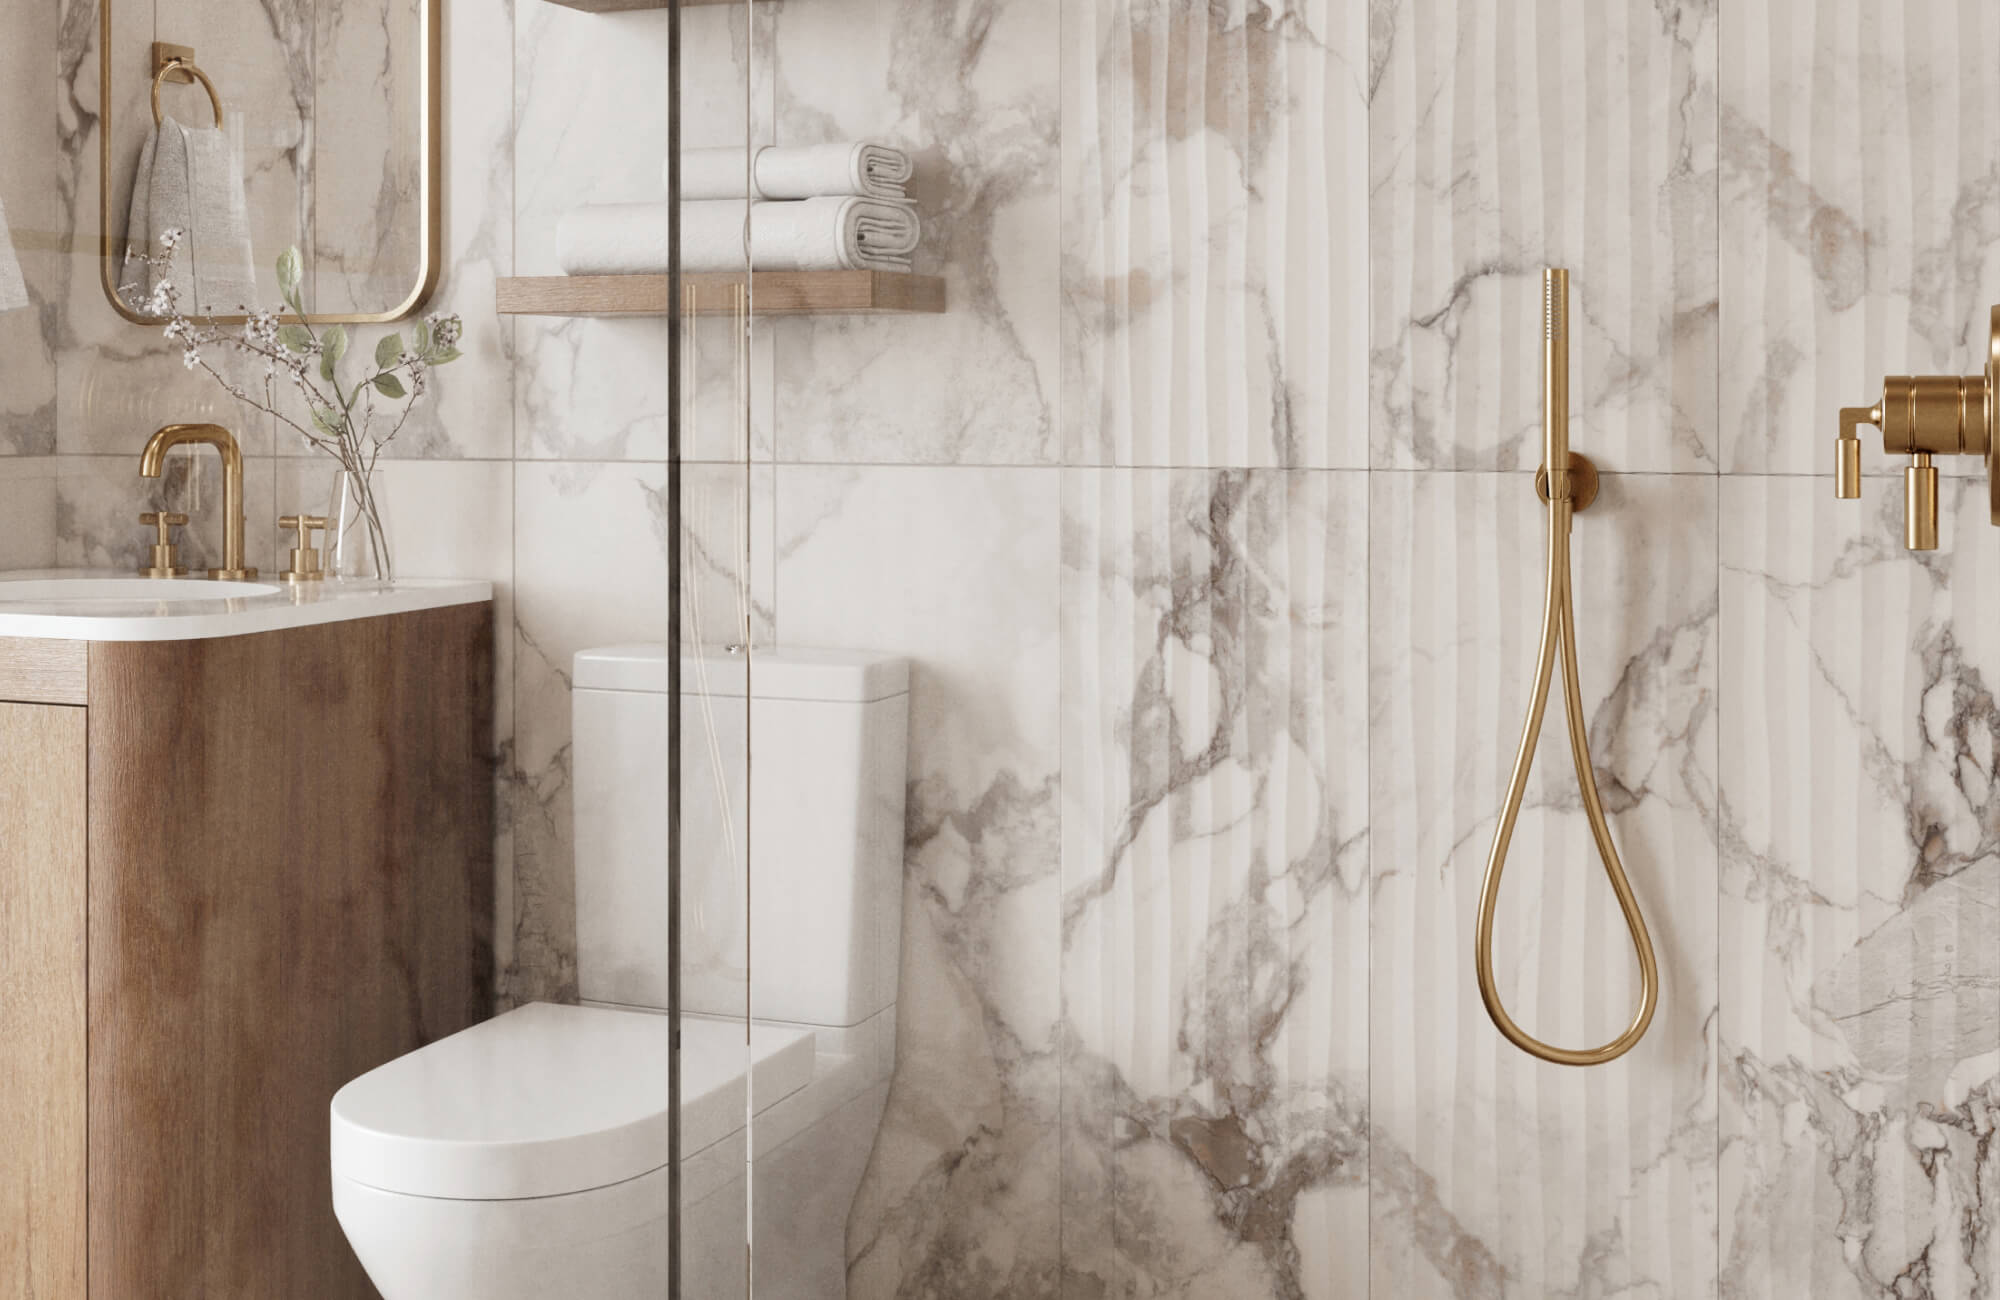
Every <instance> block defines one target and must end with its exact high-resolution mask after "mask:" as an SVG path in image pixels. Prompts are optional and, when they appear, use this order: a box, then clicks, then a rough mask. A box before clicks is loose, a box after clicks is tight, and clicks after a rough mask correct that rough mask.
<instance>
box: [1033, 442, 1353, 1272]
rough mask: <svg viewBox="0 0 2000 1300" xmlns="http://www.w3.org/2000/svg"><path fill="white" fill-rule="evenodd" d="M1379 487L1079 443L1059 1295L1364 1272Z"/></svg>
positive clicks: (1069, 584)
mask: <svg viewBox="0 0 2000 1300" xmlns="http://www.w3.org/2000/svg"><path fill="white" fill-rule="evenodd" d="M1367 493H1368V487H1367V479H1366V476H1365V475H1363V474H1359V473H1326V472H1282V471H1248V472H1245V471H1205V470H1182V471H1161V470H1143V471H1114V470H1071V471H1065V474H1064V501H1063V505H1064V518H1063V538H1064V542H1063V609H1064V615H1065V621H1064V635H1063V687H1064V692H1065V696H1066V698H1068V699H1071V700H1073V701H1075V703H1074V705H1073V706H1072V707H1070V708H1067V709H1066V710H1065V715H1064V716H1065V726H1064V742H1063V755H1064V761H1063V772H1064V783H1063V909H1062V930H1063V967H1062V969H1063V1013H1064V1019H1063V1026H1064V1040H1065V1041H1064V1059H1063V1085H1064V1086H1063V1121H1064V1123H1063V1148H1062V1154H1063V1277H1064V1283H1065V1288H1066V1289H1065V1292H1064V1294H1069V1293H1071V1291H1072V1290H1073V1291H1074V1292H1075V1293H1078V1294H1104V1295H1195V1294H1210V1295H1232V1296H1239V1295H1240V1296H1264V1295H1269V1296H1274V1297H1288V1298H1289V1297H1336V1296H1344V1295H1351V1294H1355V1293H1356V1292H1357V1291H1360V1290H1365V1288H1366V1284H1367V1257H1366V1253H1365V1251H1363V1250H1361V1249H1360V1248H1359V1247H1360V1244H1361V1243H1364V1242H1365V1241H1366V1240H1367V1237H1368V1208H1367V1198H1366V1187H1367V1177H1368V1162H1369V1140H1370V1136H1369V1123H1368V1113H1367V1083H1368V1081H1367V1060H1368V1038H1367V1026H1368V947H1369V936H1368V856H1369V837H1368V821H1367V818H1368V806H1367V805H1368V790H1367V779H1366V770H1367V763H1366V755H1367V746H1368V742H1367V735H1368V716H1367V683H1366V680H1365V677H1364V676H1363V675H1362V674H1361V673H1360V672H1359V671H1357V666H1358V665H1360V664H1362V663H1365V662H1366V659H1367V649H1368V648H1367V630H1366V629H1367V610H1366V601H1367V589H1368V581H1367V576H1368V570H1367V545H1366V542H1367V536H1368V523H1369V511H1368V496H1367ZM1315 1205H1316V1206H1317V1207H1318V1208H1317V1212H1316V1213H1313V1214H1311V1215H1310V1217H1307V1218H1306V1220H1305V1222H1304V1223H1303V1224H1302V1223H1300V1222H1299V1220H1300V1219H1301V1216H1306V1215H1308V1207H1310V1206H1315ZM1315 1219H1316V1220H1317V1222H1315V1221H1314V1220H1315ZM1307 1227H1310V1228H1311V1230H1313V1231H1317V1232H1322V1233H1328V1234H1330V1235H1331V1240H1332V1241H1333V1242H1334V1243H1336V1249H1335V1252H1334V1254H1333V1255H1332V1257H1330V1258H1312V1257H1309V1256H1307V1255H1305V1254H1304V1253H1303V1252H1302V1251H1301V1250H1300V1248H1299V1245H1298V1242H1297V1239H1296V1237H1295V1235H1294V1233H1295V1230H1304V1229H1305V1228H1307Z"/></svg>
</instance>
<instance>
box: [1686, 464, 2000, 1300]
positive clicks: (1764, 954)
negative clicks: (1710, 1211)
mask: <svg viewBox="0 0 2000 1300" xmlns="http://www.w3.org/2000/svg"><path fill="white" fill-rule="evenodd" d="M1824 489H1825V484H1824V483H1823V482H1822V481H1815V480H1810V479H1788V478H1753V477H1740V478H1732V479H1730V480H1728V481H1726V482H1725V483H1724V485H1723V494H1724V495H1723V502H1724V515H1723V517H1724V521H1725V523H1724V528H1723V532H1722V547H1723V550H1722V588H1721V590H1722V597H1723V601H1724V604H1723V612H1724V617H1723V626H1724V628H1725V637H1726V640H1725V663H1726V664H1727V665H1728V666H1729V669H1730V674H1731V675H1730V676H1729V677H1728V678H1726V679H1725V682H1724V687H1723V689H1724V692H1725V704H1726V707H1725V709H1724V711H1723V736H1724V746H1723V753H1724V755H1725V757H1724V766H1723V773H1724V779H1725V783H1726V789H1727V790H1728V792H1729V798H1728V801H1727V803H1726V804H1725V806H1724V809H1723V824H1722V832H1721V839H1722V845H1723V891H1722V921H1723V926H1724V934H1725V937H1726V942H1725V944H1724V946H1723V949H1722V959H1723V966H1722V973H1723V987H1724V989H1725V991H1726V995H1725V999H1724V1002H1723V1006H1722V1052H1723V1065H1724V1069H1723V1076H1722V1083H1723V1101H1724V1107H1723V1142H1724V1146H1723V1151H1724V1164H1723V1195H1724V1200H1725V1205H1726V1207H1727V1208H1728V1213H1727V1215H1726V1218H1725V1222H1726V1223H1727V1224H1729V1225H1730V1226H1729V1229H1728V1231H1727V1233H1726V1236H1725V1254H1724V1270H1723V1278H1722V1281H1723V1294H1725V1295H1726V1296H1730V1297H1739V1296H1741V1297H1748V1296H1763V1295H1769V1294H1774V1293H1775V1288H1777V1287H1779V1286H1780V1285H1781V1283H1782V1282H1783V1280H1785V1279H1792V1278H1801V1279H1803V1278H1810V1279H1811V1280H1812V1283H1813V1289H1814V1291H1815V1293H1816V1294H1825V1295H1830V1296H1841V1297H1846V1296H1877V1295H1899V1296H1900V1295H1922V1296H1938V1297H1944V1296H1950V1297H1974V1296H1986V1295H1991V1294H1993V1292H1994V1288H1995V1286H1996V1285H2000V1269H1997V1268H1996V1264H2000V1204H1996V1202H1995V1200H1994V1194H1995V1192H1996V1190H2000V1155H1996V1151H1995V1146H1994V1143H1993V1141H1992V1134H1993V1132H1994V1130H1995V1126H1996V1122H2000V942H1996V940H1995V937H1994V936H1995V934H1996V932H2000V856H1996V854H1997V853H2000V851H1996V847H1995V845H1996V837H1995V829H1994V827H1995V809H1996V807H2000V805H1996V803H1995V788H1994V774H1993V772H1994V769H1993V757H1994V755H1995V753H1996V752H2000V751H1996V744H2000V715H1996V712H1995V708H1994V704H1993V697H1992V692H1991V688H1990V686H1989V685H1988V683H1989V682H1991V681H1992V680H1994V677H1995V675H1996V673H2000V658H1996V656H2000V611H1996V610H1994V609H1993V607H1992V603H1991V602H1990V601H1984V600H1982V599H1981V598H1980V595H1979V594H1978V593H1981V592H1983V591H1989V590H1991V589H1992V583H1993V580H1994V576H1995V574H1994V569H1995V565H1994V562H1993V561H1992V559H1991V558H1990V555H1991V548H1990V546H1989V545H1987V543H1989V542H1990V541H1991V538H1990V536H1988V527H1989V526H1988V524H1987V522H1986V517H1985V516H1986V500H1985V497H1986V488H1985V484H1983V483H1966V484H1964V485H1962V486H1960V487H1958V488H1956V489H1954V490H1953V491H1951V492H1950V493H1949V494H1948V499H1947V501H1946V503H1945V505H1946V507H1947V511H1948V516H1947V517H1948V520H1949V526H1950V531H1949V533H1948V535H1947V536H1946V537H1945V538H1944V539H1943V546H1942V548H1941V549H1940V550H1939V551H1938V552H1936V554H1935V555H1934V556H1932V557H1927V558H1928V559H1929V560H1930V561H1931V562H1929V563H1923V562H1916V561H1914V560H1913V559H1912V557H1910V556H1909V554H1908V553H1907V552H1905V551H1904V550H1903V549H1902V547H1901V545H1900V526H1899V520H1898V519H1897V518H1896V515H1898V514H1899V513H1900V503H1899V502H1892V501H1890V500H1887V499H1885V498H1887V496H1888V494H1886V493H1883V494H1881V495H1880V496H1878V498H1877V500H1876V501H1875V502H1874V503H1873V504H1872V505H1868V506H1865V507H1857V505H1856V503H1853V502H1845V501H1836V500H1834V499H1833V498H1832V495H1831V493H1830V492H1827V491H1825V490H1824ZM1884 612H1887V617H1883V616H1882V614H1883V613H1884ZM1781 716H1782V718H1783V721H1782V722H1781V721H1780V718H1781ZM1753 737H1754V738H1755V739H1754V741H1753V739H1752V738H1753ZM1856 794H1858V795H1859V797H1858V798H1856V797H1855V795H1856Z"/></svg>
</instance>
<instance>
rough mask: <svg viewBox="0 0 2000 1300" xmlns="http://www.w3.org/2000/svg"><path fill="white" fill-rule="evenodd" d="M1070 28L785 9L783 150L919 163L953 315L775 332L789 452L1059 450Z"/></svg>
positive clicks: (869, 1) (864, 9)
mask: <svg viewBox="0 0 2000 1300" xmlns="http://www.w3.org/2000/svg"><path fill="white" fill-rule="evenodd" d="M1061 34H1062V13H1061V0H857V2H853V3H834V4H820V3H814V4H796V5H787V6H785V9H784V13H783V15H782V16H781V17H780V19H779V21H778V27H777V33H776V45H775V50H776V53H775V56H774V58H775V65H776V74H775V75H776V77H777V88H776V94H777V101H776V104H777V114H778V117H777V134H776V136H775V140H776V142H777V143H779V144H816V143H819V142H821V141H824V140H851V139H871V138H872V139H880V140H884V141H887V142H889V143H893V144H897V145H900V146H901V147H903V148H905V149H908V150H909V151H910V152H911V153H912V154H913V155H915V159H916V176H915V178H914V180H913V181H912V182H911V185H910V195H911V197H912V198H913V199H915V201H916V204H917V208H918V211H919V214H920V215H921V217H922V219H923V226H924V235H923V246H922V248H921V249H920V250H919V251H918V253H917V269H918V270H919V271H924V272H929V273H931V274H936V275H941V276H943V277H944V280H945V282H946V286H947V293H948V294H949V298H950V308H949V310H948V311H947V312H946V313H945V314H944V315H942V316H928V315H926V316H880V317H817V318H814V317H800V318H794V319H789V320H782V321H776V322H773V324H772V326H771V328H770V331H769V332H770V333H771V334H772V336H773V337H774V339H775V341H776V346H777V348H778V353H779V360H778V365H779V369H780V371H781V373H782V374H783V375H784V376H785V377H786V382H784V383H781V384H780V385H779V387H778V391H777V393H776V404H777V405H776V420H777V428H778V431H779V432H778V445H777V453H778V455H779V457H780V458H781V459H785V460H801V461H840V462H855V461H863V462H886V463H903V464H907V463H954V464H989V465H990V464H1005V465H1021V464H1029V465H1032V464H1049V463H1053V462H1054V461H1055V460H1056V459H1057V458H1058V456H1059V454H1060V449H1059V443H1058V435H1057V429H1056V418H1057V417H1056V406H1057V389H1058V385H1059V383H1060V379H1059V372H1060V366H1059V363H1058V361H1057V349H1058V348H1059V346H1060V335H1061V327H1060V324H1059V313H1060V308H1059V306H1058V302H1057V296H1058V293H1059V276H1060V269H1059V253H1058V248H1057V242H1058V236H1057V227H1058V223H1059V211H1060V209H1059V206H1058V199H1057V189H1058V172H1059V155H1058V129H1059V127H1058V124H1059V118H1060V102H1061V92H1060V88H1059V83H1058V76H1057V59H1058V49H1059V42H1060V40H1061ZM836 51H837V53H836Z"/></svg>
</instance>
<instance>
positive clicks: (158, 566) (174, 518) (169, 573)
mask: <svg viewBox="0 0 2000 1300" xmlns="http://www.w3.org/2000/svg"><path fill="white" fill-rule="evenodd" d="M187 521H188V517H187V516H186V515H184V514H181V513H179V512H178V511H164V510H148V511H147V512H146V513H145V514H143V515H140V516H139V522H140V523H142V524H150V525H151V526H152V527H154V528H156V529H158V530H159V536H158V538H157V539H156V540H155V541H154V542H153V546H152V550H151V553H150V554H149V555H148V556H147V560H148V563H146V564H145V565H143V566H141V568H140V569H139V576H141V577H143V578H178V577H182V576H183V575H185V574H186V573H187V569H186V568H185V567H184V566H183V565H182V564H181V562H180V548H179V547H178V546H175V545H174V539H173V533H172V532H171V531H170V530H172V529H175V528H179V527H180V526H181V525H183V524H185V523H187Z"/></svg>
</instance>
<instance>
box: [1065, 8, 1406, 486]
mask: <svg viewBox="0 0 2000 1300" xmlns="http://www.w3.org/2000/svg"><path fill="white" fill-rule="evenodd" d="M1063 19H1064V25H1065V30H1066V31H1067V32H1069V33H1071V39H1069V40H1067V41H1066V42H1065V48H1064V53H1063V133H1062V156H1063V190H1064V210H1063V214H1062V237H1063V246H1062V253H1063V294H1062V301H1063V308H1064V318H1063V334H1064V339H1065V347H1064V349H1063V424H1064V428H1063V455H1064V459H1065V461H1066V462H1067V463H1071V464H1118V465H1131V464H1137V465H1245V466H1262V465H1279V466H1296V467H1306V466H1365V465H1366V464H1367V463H1368V443H1367V429H1368V375H1367V370H1366V364H1365V359H1366V357H1367V337H1368V303H1367V298H1366V296H1365V295H1364V294H1361V293H1357V292H1354V291H1353V289H1352V286H1356V285H1361V284H1365V283H1366V282H1367V279H1368V239H1367V225H1368V203H1369V193H1368V126H1367V121H1368V108H1367V85H1366V79H1367V44H1368V13H1367V7H1366V6H1365V5H1360V4H1341V5H1332V6H1326V5H1318V4H1310V3H1287V2H1284V0H1281V2H1280V3H1276V4H1271V5H1265V4H1261V3H1257V4H1252V3H1244V2H1243V0H1236V2H1235V3H1227V4H1218V5H1209V6H1200V5H1192V4H1183V3H1170V4H1160V3H1153V2H1151V0H1069V2H1068V3H1066V4H1065V5H1064V8H1063Z"/></svg>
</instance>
